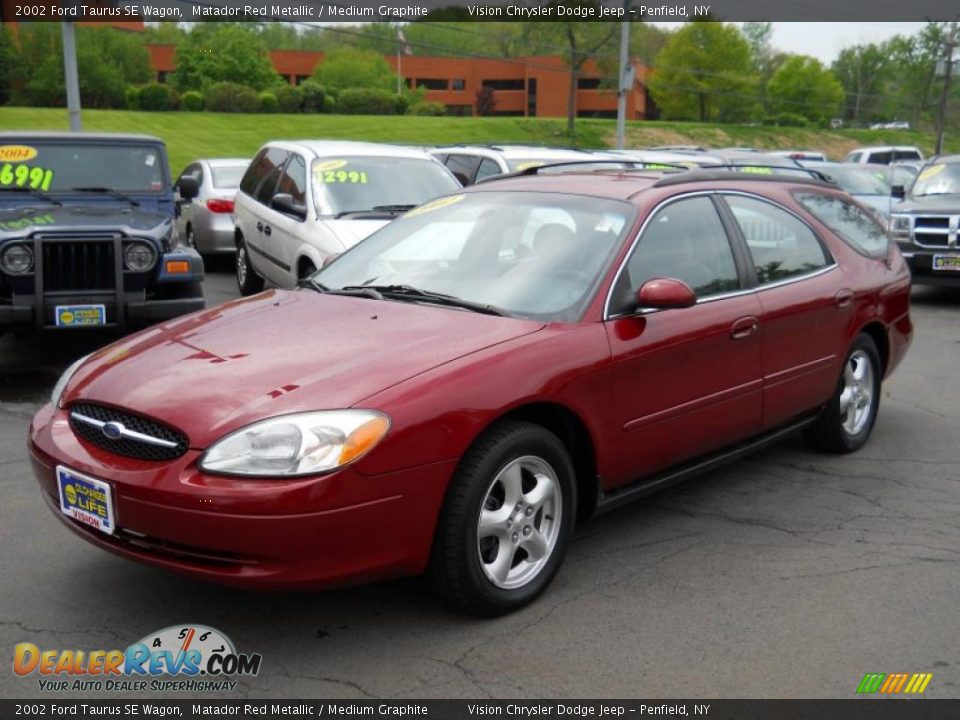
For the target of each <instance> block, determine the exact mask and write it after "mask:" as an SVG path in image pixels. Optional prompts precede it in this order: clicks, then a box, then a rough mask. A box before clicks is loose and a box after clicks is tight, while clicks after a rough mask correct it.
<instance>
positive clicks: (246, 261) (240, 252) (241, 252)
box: [237, 238, 263, 296]
mask: <svg viewBox="0 0 960 720" xmlns="http://www.w3.org/2000/svg"><path fill="white" fill-rule="evenodd" d="M237 287H238V288H239V290H240V294H241V295H243V296H247V295H256V294H257V293H258V292H260V291H261V290H263V278H262V277H260V276H259V275H257V273H256V271H255V270H254V269H253V266H252V265H251V264H250V255H249V252H248V251H247V244H246V243H245V242H244V241H243V238H240V239H239V240H237Z"/></svg>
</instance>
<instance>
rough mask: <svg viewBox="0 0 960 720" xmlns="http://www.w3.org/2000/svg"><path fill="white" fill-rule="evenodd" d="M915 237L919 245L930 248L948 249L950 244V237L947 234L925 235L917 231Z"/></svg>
mask: <svg viewBox="0 0 960 720" xmlns="http://www.w3.org/2000/svg"><path fill="white" fill-rule="evenodd" d="M913 237H914V240H915V241H916V242H917V244H918V245H926V246H928V247H947V245H949V244H950V236H949V235H947V234H946V233H925V232H920V231H919V230H915V231H914V233H913Z"/></svg>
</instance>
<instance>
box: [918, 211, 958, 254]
mask: <svg viewBox="0 0 960 720" xmlns="http://www.w3.org/2000/svg"><path fill="white" fill-rule="evenodd" d="M950 220H951V218H950V216H949V215H918V216H917V217H915V218H914V219H913V241H914V242H915V243H917V245H923V246H924V247H932V248H945V247H949V246H950V233H951V230H950Z"/></svg>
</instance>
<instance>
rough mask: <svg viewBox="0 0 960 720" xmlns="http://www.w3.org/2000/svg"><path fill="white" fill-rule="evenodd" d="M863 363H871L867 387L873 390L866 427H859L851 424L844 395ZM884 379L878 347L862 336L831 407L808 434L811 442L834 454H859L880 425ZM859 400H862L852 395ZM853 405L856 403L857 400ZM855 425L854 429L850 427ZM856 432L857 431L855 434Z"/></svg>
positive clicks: (846, 364) (852, 349)
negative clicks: (851, 376) (851, 373)
mask: <svg viewBox="0 0 960 720" xmlns="http://www.w3.org/2000/svg"><path fill="white" fill-rule="evenodd" d="M861 362H869V364H870V368H869V371H870V379H869V382H865V383H864V386H865V387H869V389H870V397H869V400H867V401H866V402H867V405H866V406H865V409H866V410H867V412H868V414H867V415H866V416H865V417H864V420H863V421H862V425H861V426H860V427H856V425H857V423H854V422H852V421H850V418H849V415H848V414H847V413H848V412H849V411H847V412H845V411H844V410H843V408H842V405H843V398H842V396H843V394H844V391H845V390H846V389H847V386H848V381H847V374H848V371H852V369H855V368H856V367H858V364H859V363H861ZM882 375H883V366H882V364H881V362H880V353H879V352H878V351H877V345H876V343H875V342H874V341H873V338H871V337H870V336H869V335H865V334H863V335H858V336H857V338H856V339H855V340H854V341H853V345H851V346H850V350H849V351H847V356H846V358H845V359H844V362H843V370H842V371H841V373H840V379H839V380H838V381H837V389H836V391H835V392H834V394H833V397H832V398H831V399H830V402H829V404H828V405H827V406H826V407H825V408H824V409H823V411H822V412H821V414H820V417H819V418H817V421H816V422H815V423H814V424H813V425H810V426H809V427H808V428H807V429H806V431H805V432H804V436H805V437H806V440H807V442H808V443H809V444H810V445H811V446H812V447H814V448H816V449H818V450H823V451H826V452H833V453H849V452H854V451H855V450H859V449H860V448H861V447H863V445H864V443H866V442H867V439H868V438H869V437H870V433H871V431H872V430H873V426H874V424H875V423H876V421H877V413H878V412H879V410H880V387H881V380H882ZM851 392H852V393H853V395H854V397H855V398H859V397H862V395H863V393H862V391H861V392H860V394H859V395H858V394H856V393H854V392H853V391H851ZM852 402H854V403H856V399H854V400H853V401H852ZM850 424H853V425H854V427H853V428H851V427H848V425H850ZM852 430H855V431H852Z"/></svg>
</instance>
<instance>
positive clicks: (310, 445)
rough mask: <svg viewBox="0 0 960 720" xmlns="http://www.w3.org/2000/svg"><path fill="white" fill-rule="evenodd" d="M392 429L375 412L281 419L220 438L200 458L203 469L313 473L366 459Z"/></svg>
mask: <svg viewBox="0 0 960 720" xmlns="http://www.w3.org/2000/svg"><path fill="white" fill-rule="evenodd" d="M389 429H390V419H389V418H388V417H387V416H386V415H383V414H382V413H378V412H374V411H372V410H327V411H320V412H308V413H299V414H297V415H282V416H280V417H275V418H271V419H269V420H262V421H260V422H257V423H254V424H253V425H248V426H247V427H245V428H242V429H240V430H237V431H236V432H233V433H230V434H229V435H227V436H226V437H224V438H223V439H221V440H218V441H217V442H215V443H214V444H213V445H211V446H210V449H209V450H207V452H205V453H204V455H203V457H202V458H200V468H201V469H203V470H207V471H209V472H214V473H221V474H223V475H244V476H254V477H297V476H299V475H314V474H317V473H322V472H326V471H328V470H334V469H336V468H339V467H342V466H344V465H346V464H347V463H350V462H353V461H354V460H357V459H358V458H361V457H363V456H364V455H366V454H367V453H368V452H369V451H370V450H372V449H373V447H374V446H375V445H376V444H377V443H379V442H380V440H382V439H383V436H384V435H386V434H387V430H389Z"/></svg>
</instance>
